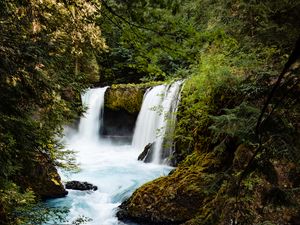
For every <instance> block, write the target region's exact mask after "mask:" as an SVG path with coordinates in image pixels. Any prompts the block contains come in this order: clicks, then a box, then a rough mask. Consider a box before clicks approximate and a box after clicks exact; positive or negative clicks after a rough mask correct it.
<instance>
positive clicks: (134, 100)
mask: <svg viewBox="0 0 300 225" xmlns="http://www.w3.org/2000/svg"><path fill="white" fill-rule="evenodd" d="M159 84H160V83H157V82H155V83H145V84H118V85H112V86H111V87H109V88H108V89H107V91H106V92H105V103H104V104H105V105H104V106H105V107H107V108H109V109H111V110H114V111H118V110H125V111H127V112H129V113H131V114H138V113H139V111H140V109H141V106H142V103H143V97H144V94H145V91H146V90H147V89H148V88H149V87H153V86H155V85H159Z"/></svg>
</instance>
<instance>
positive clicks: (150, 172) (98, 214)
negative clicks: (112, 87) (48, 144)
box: [47, 88, 171, 225]
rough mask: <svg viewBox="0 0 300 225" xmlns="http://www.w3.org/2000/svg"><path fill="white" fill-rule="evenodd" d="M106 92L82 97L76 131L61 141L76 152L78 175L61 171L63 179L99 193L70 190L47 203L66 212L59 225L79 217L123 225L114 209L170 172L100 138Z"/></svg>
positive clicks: (101, 90)
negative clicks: (84, 109)
mask: <svg viewBox="0 0 300 225" xmlns="http://www.w3.org/2000/svg"><path fill="white" fill-rule="evenodd" d="M105 90H106V88H97V89H90V90H88V91H87V92H86V93H85V94H84V95H83V96H82V100H83V102H84V103H85V104H86V106H87V107H88V110H87V112H86V114H85V115H84V117H82V118H81V120H80V124H79V130H78V131H73V132H68V134H67V135H66V136H65V139H64V141H65V145H66V148H68V149H73V150H75V151H77V155H76V159H77V162H78V163H79V166H80V172H78V173H67V172H64V173H63V172H61V176H62V179H63V180H65V181H67V180H78V181H87V182H90V183H92V184H94V185H96V186H98V190H97V191H82V192H81V191H75V190H69V194H68V196H67V197H65V198H61V199H54V200H51V201H48V203H47V204H49V205H50V206H51V207H53V206H54V207H67V208H68V209H69V211H70V212H69V214H68V217H67V218H66V219H67V220H68V222H67V223H62V224H71V223H72V221H73V222H74V220H75V219H76V218H78V217H80V216H82V215H83V216H85V217H88V218H91V219H92V221H90V222H88V223H86V224H89V225H121V224H123V223H122V222H119V221H118V220H117V218H116V216H115V214H116V209H117V206H119V205H120V204H121V202H122V201H124V200H125V199H126V198H128V197H129V196H130V195H131V194H132V192H133V191H134V190H135V189H137V188H138V187H139V186H141V185H142V184H144V183H145V182H147V181H150V180H153V179H155V178H156V177H159V176H162V175H166V174H167V173H168V172H169V171H170V169H171V168H170V167H167V166H162V165H155V164H145V163H142V162H140V161H137V160H136V159H137V156H138V154H139V152H138V151H135V149H134V148H132V146H131V145H126V144H123V145H120V144H114V143H113V142H111V141H109V140H107V139H105V140H104V139H101V137H99V129H101V121H102V114H101V111H102V109H103V103H104V94H105ZM69 129H70V128H69ZM47 224H54V223H53V222H51V221H49V223H47ZM55 224H57V223H55ZM60 224H61V223H60Z"/></svg>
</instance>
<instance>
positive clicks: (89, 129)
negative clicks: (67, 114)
mask: <svg viewBox="0 0 300 225" xmlns="http://www.w3.org/2000/svg"><path fill="white" fill-rule="evenodd" d="M106 89H107V87H105V88H95V89H90V90H88V91H87V92H86V93H85V94H83V95H82V96H81V99H82V103H83V105H85V106H89V108H88V109H87V112H86V115H87V116H83V117H82V118H81V119H80V123H79V129H78V137H80V138H82V139H89V140H90V141H94V142H95V141H98V140H99V131H100V128H101V124H102V114H103V105H104V94H105V91H106ZM99 114H100V115H99Z"/></svg>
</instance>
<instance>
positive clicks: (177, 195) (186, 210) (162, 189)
mask: <svg viewBox="0 0 300 225" xmlns="http://www.w3.org/2000/svg"><path fill="white" fill-rule="evenodd" d="M213 163H214V159H212V157H211V155H210V154H205V155H201V154H200V153H196V152H195V153H194V154H192V155H191V156H189V157H188V158H187V159H186V161H185V162H183V163H182V164H181V165H180V166H179V167H178V168H177V169H176V170H175V171H173V172H172V173H171V174H170V175H169V176H166V177H161V178H158V179H156V180H154V181H152V182H149V183H147V184H145V185H143V186H142V187H141V188H139V189H138V190H137V191H135V192H134V194H133V195H132V196H131V197H130V198H129V199H128V200H127V201H125V202H124V203H123V204H122V205H121V206H120V211H119V212H118V214H117V216H118V218H119V219H121V220H132V221H136V222H139V223H145V224H148V223H151V224H164V225H167V224H182V223H184V222H186V221H188V220H190V219H191V218H193V217H194V216H195V215H196V214H197V212H198V210H199V208H200V207H201V205H202V204H203V202H205V201H206V198H208V197H209V196H210V194H211V192H210V191H211V190H208V189H207V186H210V185H211V184H212V182H213V181H214V180H215V179H216V176H217V174H210V175H207V174H206V173H205V172H203V171H204V170H205V169H206V167H207V166H208V165H211V164H213Z"/></svg>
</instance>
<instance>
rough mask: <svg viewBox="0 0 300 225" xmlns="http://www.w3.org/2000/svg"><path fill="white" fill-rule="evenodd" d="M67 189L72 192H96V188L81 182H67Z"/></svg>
mask: <svg viewBox="0 0 300 225" xmlns="http://www.w3.org/2000/svg"><path fill="white" fill-rule="evenodd" d="M65 186H66V188H67V189H73V190H79V191H87V190H93V191H97V190H98V187H97V186H95V185H93V184H91V183H88V182H81V181H68V182H67V183H66V185H65Z"/></svg>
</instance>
